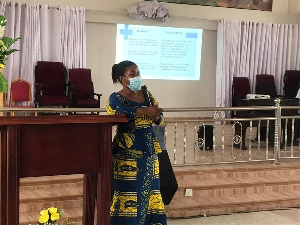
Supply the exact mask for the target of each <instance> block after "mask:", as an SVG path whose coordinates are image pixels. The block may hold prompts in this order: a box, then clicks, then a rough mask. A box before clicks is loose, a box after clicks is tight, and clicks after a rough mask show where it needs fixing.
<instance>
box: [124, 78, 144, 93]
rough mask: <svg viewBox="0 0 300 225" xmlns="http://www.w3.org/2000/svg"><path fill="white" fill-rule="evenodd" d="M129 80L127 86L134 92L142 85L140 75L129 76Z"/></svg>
mask: <svg viewBox="0 0 300 225" xmlns="http://www.w3.org/2000/svg"><path fill="white" fill-rule="evenodd" d="M129 82H130V83H129V85H127V87H129V89H130V90H132V91H134V92H136V91H137V90H139V89H140V88H141V86H142V78H141V77H134V78H130V79H129Z"/></svg>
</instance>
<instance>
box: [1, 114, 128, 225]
mask: <svg viewBox="0 0 300 225" xmlns="http://www.w3.org/2000/svg"><path fill="white" fill-rule="evenodd" d="M121 122H127V119H126V117H125V116H124V115H115V116H106V115H103V116H85V115H72V116H39V117H0V132H1V136H0V138H1V146H0V147H1V150H0V152H1V192H0V193H1V195H0V197H1V204H0V211H1V220H0V222H1V223H0V225H19V184H20V178H22V177H37V176H51V175H68V174H85V176H84V204H83V224H85V225H91V224H94V212H95V197H96V193H97V225H100V224H101V225H108V224H109V207H110V197H111V194H110V193H111V161H112V160H111V155H112V154H111V150H112V145H111V142H112V126H113V125H114V124H115V123H121ZM95 187H97V188H95ZM96 189H97V190H96ZM41 210H42V209H41ZM37 220H38V218H37Z"/></svg>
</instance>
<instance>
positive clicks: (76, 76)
mask: <svg viewBox="0 0 300 225" xmlns="http://www.w3.org/2000/svg"><path fill="white" fill-rule="evenodd" d="M69 81H70V83H71V84H72V85H73V91H72V92H73V94H75V95H76V97H77V98H78V99H81V98H93V93H94V87H93V82H92V76H91V70H90V69H84V68H80V69H69Z"/></svg>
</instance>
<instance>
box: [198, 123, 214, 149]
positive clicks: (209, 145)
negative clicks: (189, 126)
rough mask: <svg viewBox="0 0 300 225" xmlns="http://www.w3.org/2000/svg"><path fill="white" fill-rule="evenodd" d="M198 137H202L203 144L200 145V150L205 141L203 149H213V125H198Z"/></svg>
mask: <svg viewBox="0 0 300 225" xmlns="http://www.w3.org/2000/svg"><path fill="white" fill-rule="evenodd" d="M204 130H205V137H204ZM197 133H198V138H201V139H204V138H205V140H204V142H203V146H202V147H200V149H201V150H203V148H204V143H205V150H212V149H213V135H214V126H213V125H202V126H200V127H199V130H198V132H197Z"/></svg>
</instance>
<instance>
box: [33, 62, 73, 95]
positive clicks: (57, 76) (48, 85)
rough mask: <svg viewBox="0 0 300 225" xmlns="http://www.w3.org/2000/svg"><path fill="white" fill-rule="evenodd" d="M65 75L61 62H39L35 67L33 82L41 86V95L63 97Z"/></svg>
mask: <svg viewBox="0 0 300 225" xmlns="http://www.w3.org/2000/svg"><path fill="white" fill-rule="evenodd" d="M66 75H67V73H66V68H65V67H64V65H63V63H61V62H47V61H39V62H37V66H36V67H35V82H36V83H40V84H42V85H43V95H64V94H65V90H66V86H65V85H66Z"/></svg>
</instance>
